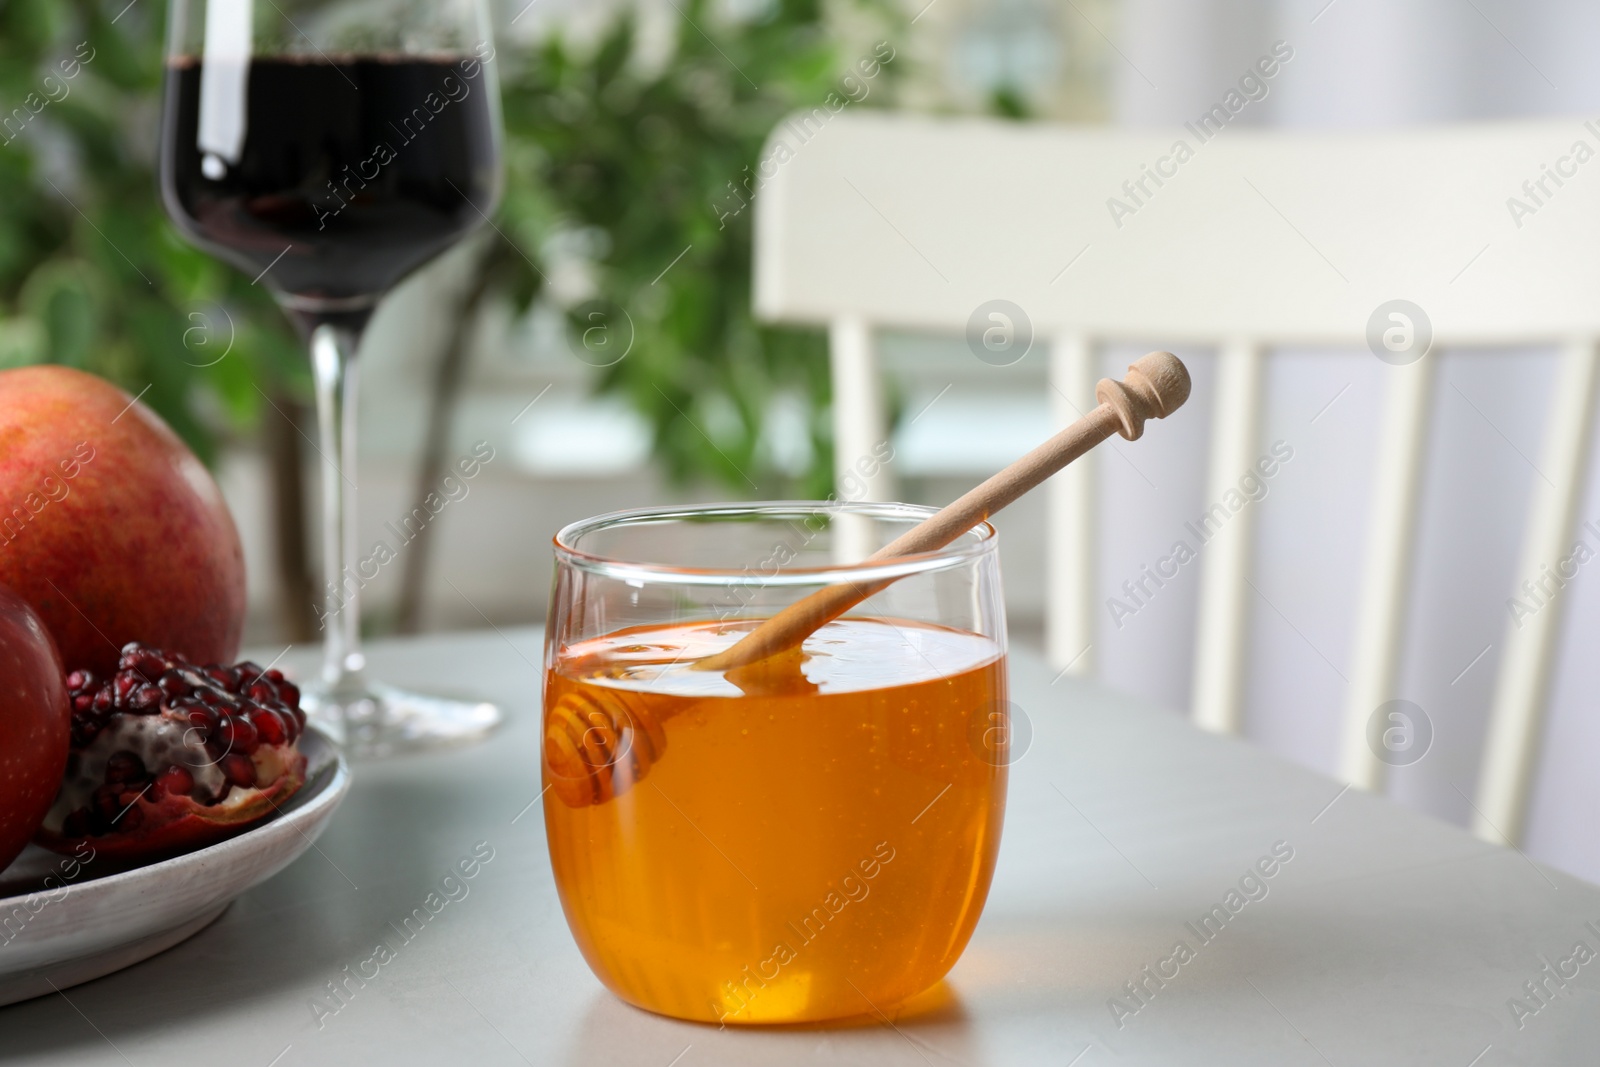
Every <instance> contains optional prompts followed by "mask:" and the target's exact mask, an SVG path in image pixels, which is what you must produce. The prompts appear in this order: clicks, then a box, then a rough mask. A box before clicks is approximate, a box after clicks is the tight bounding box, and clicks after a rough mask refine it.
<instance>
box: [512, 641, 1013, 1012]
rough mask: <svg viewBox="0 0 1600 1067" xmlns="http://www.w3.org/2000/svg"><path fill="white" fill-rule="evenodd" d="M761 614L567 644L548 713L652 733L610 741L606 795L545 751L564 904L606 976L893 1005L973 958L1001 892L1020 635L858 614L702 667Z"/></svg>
mask: <svg viewBox="0 0 1600 1067" xmlns="http://www.w3.org/2000/svg"><path fill="white" fill-rule="evenodd" d="M754 625H755V621H750V620H742V621H741V622H740V623H738V624H736V625H726V624H717V623H695V624H681V625H668V626H657V627H638V628H632V629H628V630H624V631H620V632H617V633H613V634H609V635H606V636H604V637H599V638H594V639H590V640H586V641H582V642H578V643H575V644H572V645H569V646H568V647H566V648H564V649H558V650H556V652H555V653H554V657H553V660H552V662H551V665H550V669H549V670H548V671H547V672H546V681H545V694H544V697H545V707H546V708H547V709H551V708H555V707H557V706H558V705H559V704H562V703H563V701H564V702H565V706H567V707H572V706H581V707H602V706H603V707H608V708H614V707H617V706H625V707H626V708H627V709H628V712H627V717H628V718H629V719H630V720H631V726H632V729H631V731H630V732H631V734H632V743H636V744H640V745H644V746H648V747H649V748H650V758H649V759H648V760H644V759H642V758H641V754H640V753H637V752H635V753H632V754H628V753H622V754H618V753H612V755H611V756H610V757H608V761H609V762H607V763H606V764H605V765H604V766H601V767H599V768H598V773H601V774H607V773H612V774H613V777H616V778H617V779H618V780H617V781H615V782H614V783H608V786H607V788H606V789H605V791H604V792H602V793H599V794H597V796H598V797H599V799H598V800H597V801H594V802H585V803H574V802H573V801H572V799H571V797H572V796H573V792H572V790H571V789H570V788H563V789H561V790H558V789H556V788H554V786H557V785H563V786H568V785H570V782H568V781H565V780H563V778H562V776H561V775H560V774H559V773H556V772H553V771H552V767H551V763H550V760H549V759H548V758H547V759H546V761H545V762H544V776H545V784H546V786H548V787H552V788H549V789H548V790H547V792H546V793H545V798H544V813H545V828H546V832H547V834H548V837H549V845H550V856H551V864H552V867H553V869H554V873H555V880H556V885H557V888H558V890H559V892H560V896H561V903H562V907H563V908H564V909H565V912H566V916H567V922H568V924H569V925H570V926H571V928H572V932H573V935H574V937H575V938H576V940H577V942H578V946H579V948H580V949H581V950H582V952H583V955H584V957H585V959H586V960H587V961H588V963H589V966H590V967H591V968H592V969H593V970H594V972H595V974H596V975H598V976H599V977H600V979H601V980H602V981H603V982H604V983H605V984H606V985H607V986H608V987H609V988H610V989H611V990H612V991H613V992H614V993H616V994H617V995H618V996H620V997H622V998H623V999H624V1000H627V1001H629V1002H631V1003H633V1004H636V1005H638V1006H639V1007H642V1008H646V1009H649V1010H651V1011H656V1012H661V1013H663V1014H667V1015H672V1016H676V1017H679V1018H684V1019H694V1020H702V1021H706V1022H713V1023H716V1022H721V1023H726V1024H747V1023H792V1022H802V1021H813V1020H820V1019H833V1018H841V1017H846V1016H852V1015H860V1014H872V1013H876V1012H879V1011H883V1010H886V1009H888V1008H890V1007H891V1006H892V1005H894V1004H896V1003H898V1002H900V1001H902V1000H904V999H906V998H908V997H911V996H913V995H915V994H917V993H919V992H921V991H922V990H924V989H927V988H928V987H929V986H931V985H933V984H934V983H936V982H937V981H938V980H939V979H940V978H942V977H943V976H944V974H945V973H946V972H947V971H948V970H949V969H950V968H951V966H953V965H954V963H955V961H956V959H957V957H959V956H960V954H961V951H962V949H963V948H964V947H965V946H966V943H967V940H968V938H969V937H970V936H971V934H972V930H973V927H974V926H975V925H976V923H977V921H978V916H979V914H980V912H981V911H982V909H983V903H984V899H985V897H986V896H987V894H988V890H989V881H990V877H991V875H992V873H993V870H994V862H995V854H996V851H997V849H998V847H999V843H1000V828H1001V821H1002V817H1003V815H1004V810H1005V787H1006V766H1005V764H1006V756H1007V749H1006V737H1005V729H1006V727H1007V724H1008V720H1007V711H1006V708H1007V704H1006V672H1005V657H1004V654H1003V651H1002V649H1001V648H1000V647H999V645H998V644H997V643H996V642H995V641H993V640H991V639H989V638H987V637H982V636H978V635H975V634H971V633H966V632H963V631H959V630H954V629H948V628H944V627H938V626H932V625H927V624H920V623H913V622H908V621H902V620H888V619H865V618H847V619H840V620H836V621H834V622H832V623H829V624H828V625H827V626H825V627H823V628H822V629H821V630H819V631H817V632H816V633H814V634H812V635H811V637H810V638H808V639H807V641H806V642H805V645H804V646H803V647H802V649H801V655H800V656H799V657H796V659H795V661H794V662H793V663H792V664H791V665H790V666H789V669H786V670H767V671H764V672H761V673H759V674H750V673H746V674H745V675H743V676H736V677H728V676H724V675H723V674H721V673H717V672H712V671H702V670H696V669H694V668H693V667H692V666H691V664H692V663H693V662H694V661H695V660H697V659H699V658H701V657H703V656H706V655H709V654H711V653H713V652H716V651H720V650H721V649H724V648H727V647H729V646H730V645H731V644H732V643H733V642H734V641H735V640H737V639H738V638H739V637H740V636H742V635H743V633H745V632H747V631H748V630H749V629H750V628H751V627H752V626H754ZM736 673H737V672H736ZM547 715H548V712H547ZM652 738H653V740H652ZM558 770H559V769H558Z"/></svg>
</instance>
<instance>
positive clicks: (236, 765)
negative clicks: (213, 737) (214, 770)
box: [218, 752, 256, 789]
mask: <svg viewBox="0 0 1600 1067" xmlns="http://www.w3.org/2000/svg"><path fill="white" fill-rule="evenodd" d="M218 766H220V767H221V768H222V775H223V777H224V778H226V779H227V780H228V782H229V784H230V785H241V786H244V787H245V788H247V789H248V788H250V787H252V786H254V785H255V784H256V765H255V762H254V761H253V760H251V759H250V757H249V756H246V755H244V754H242V753H239V752H230V753H228V754H227V755H226V756H223V757H222V759H221V760H220V761H219V762H218Z"/></svg>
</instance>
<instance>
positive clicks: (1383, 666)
mask: <svg viewBox="0 0 1600 1067" xmlns="http://www.w3.org/2000/svg"><path fill="white" fill-rule="evenodd" d="M1435 362H1436V361H1435V360H1432V359H1420V360H1417V361H1416V362H1415V363H1411V364H1408V365H1405V366H1399V367H1394V368H1392V369H1391V371H1390V373H1389V374H1388V375H1387V379H1386V380H1387V392H1388V395H1387V396H1386V397H1385V398H1384V413H1383V424H1382V426H1381V427H1380V428H1379V431H1378V448H1377V462H1376V464H1375V465H1374V467H1373V472H1372V510H1371V518H1370V520H1369V526H1368V531H1367V560H1366V566H1365V567H1364V568H1363V569H1362V576H1361V588H1360V593H1359V597H1360V599H1359V601H1358V604H1357V608H1356V632H1355V641H1354V644H1353V653H1352V662H1351V666H1350V679H1349V686H1348V688H1347V690H1346V695H1345V713H1344V724H1343V730H1342V738H1343V740H1342V743H1341V750H1340V754H1339V770H1340V775H1341V776H1342V777H1343V778H1344V780H1345V781H1347V782H1351V783H1353V784H1355V785H1359V786H1361V787H1362V788H1363V789H1372V790H1378V789H1382V788H1383V784H1384V772H1385V770H1387V769H1388V766H1389V765H1388V764H1387V763H1385V762H1384V761H1383V760H1380V759H1379V758H1378V755H1377V749H1376V748H1375V747H1374V744H1373V738H1372V735H1371V733H1370V729H1369V725H1368V724H1369V720H1370V719H1371V718H1372V716H1373V714H1374V713H1375V712H1376V711H1377V709H1378V708H1380V707H1381V706H1382V705H1383V704H1385V703H1386V702H1388V701H1389V700H1392V699H1393V698H1394V695H1395V684H1396V682H1397V681H1398V678H1399V673H1400V655H1401V651H1402V650H1403V648H1404V644H1405V641H1404V638H1405V625H1406V605H1407V603H1408V599H1409V593H1410V591H1411V581H1410V578H1411V565H1412V559H1413V556H1414V553H1415V543H1416V529H1417V514H1418V512H1419V511H1420V510H1421V508H1420V499H1419V498H1420V496H1421V493H1420V487H1421V483H1422V468H1423V458H1424V452H1425V446H1426V444H1427V438H1428V422H1429V418H1428V416H1429V409H1430V407H1431V406H1432V400H1433V381H1434V373H1433V370H1434V364H1435ZM1391 726H1392V728H1393V729H1395V730H1397V731H1399V732H1398V733H1395V734H1391V735H1388V736H1390V737H1392V738H1393V739H1394V740H1393V742H1392V744H1393V745H1395V746H1399V745H1404V744H1409V743H1410V741H1411V740H1412V739H1414V737H1415V732H1414V731H1415V728H1416V724H1414V723H1409V724H1408V723H1405V722H1402V721H1398V720H1396V721H1394V722H1393V723H1392V724H1390V723H1388V722H1387V720H1386V723H1385V726H1384V727H1383V729H1385V730H1388V729H1390V728H1391ZM1408 728H1409V730H1410V731H1411V732H1410V733H1408V732H1407V730H1408ZM1378 743H1379V744H1380V745H1382V744H1384V743H1386V742H1385V741H1384V735H1383V734H1380V735H1379V738H1378ZM1403 755H1404V754H1403V753H1401V752H1399V751H1397V752H1396V756H1397V757H1403Z"/></svg>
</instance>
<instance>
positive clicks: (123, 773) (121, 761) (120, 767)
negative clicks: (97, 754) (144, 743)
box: [106, 749, 146, 783]
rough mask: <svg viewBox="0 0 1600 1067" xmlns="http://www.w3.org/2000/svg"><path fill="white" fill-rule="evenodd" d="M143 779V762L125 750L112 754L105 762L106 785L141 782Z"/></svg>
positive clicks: (144, 775)
mask: <svg viewBox="0 0 1600 1067" xmlns="http://www.w3.org/2000/svg"><path fill="white" fill-rule="evenodd" d="M145 777H146V774H145V769H144V760H142V759H140V758H139V757H138V756H137V755H135V754H134V753H132V752H129V751H128V750H127V749H123V750H122V751H120V752H113V753H112V754H111V758H110V759H108V760H106V781H107V782H108V783H121V782H141V781H143V780H144V779H145Z"/></svg>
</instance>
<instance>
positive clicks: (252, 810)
mask: <svg viewBox="0 0 1600 1067" xmlns="http://www.w3.org/2000/svg"><path fill="white" fill-rule="evenodd" d="M66 687H67V692H68V693H69V694H70V697H71V704H72V738H71V741H72V752H71V755H70V756H69V757H68V758H67V770H66V777H65V779H64V780H63V781H62V783H61V791H60V793H59V794H58V795H57V796H56V800H55V803H54V805H52V806H51V808H50V811H49V814H47V815H46V816H45V819H44V824H43V826H41V827H40V829H39V834H38V836H37V837H36V838H35V840H36V841H37V842H38V843H39V844H41V845H43V846H44V847H46V848H48V849H52V850H54V851H56V852H61V853H70V852H72V851H73V850H74V849H76V848H77V847H79V845H80V844H82V843H83V842H85V841H88V843H89V844H90V845H92V846H93V848H94V849H95V851H96V853H98V854H101V855H107V856H111V857H113V858H115V859H118V860H122V861H139V860H153V859H160V858H163V857H166V856H172V855H176V854H178V853H180V852H189V851H192V850H193V849H197V848H203V847H204V846H206V845H210V844H214V843H215V842H217V841H221V840H222V839H224V838H226V837H231V836H232V835H234V834H236V833H239V832H240V831H242V830H246V829H248V828H250V827H251V826H253V825H254V824H256V823H258V822H260V821H261V820H262V819H264V818H266V817H267V816H269V815H271V814H272V813H273V812H274V811H275V810H276V809H277V807H278V805H280V804H282V803H283V802H284V801H285V800H287V799H288V798H289V797H290V796H292V795H293V794H294V792H295V790H297V789H299V788H300V786H301V785H302V784H303V783H304V782H305V773H306V758H305V756H304V755H302V754H301V752H300V750H299V749H298V748H297V747H296V744H297V742H298V741H299V739H300V737H301V735H302V734H303V733H304V732H305V725H306V717H305V712H303V711H301V710H300V690H299V689H298V688H296V686H295V685H294V683H293V682H290V681H288V680H287V679H285V678H284V676H283V675H282V674H281V673H280V672H278V671H275V670H264V669H263V668H261V667H258V666H257V665H255V664H254V663H250V662H248V661H247V662H244V663H239V664H236V665H234V666H232V667H224V666H222V665H220V664H209V665H207V666H197V665H195V664H193V663H190V662H189V661H188V660H187V659H185V658H184V657H183V656H180V655H177V654H174V653H169V652H162V651H159V650H157V649H153V648H149V647H147V646H145V645H141V644H138V643H137V642H135V643H132V644H129V645H126V646H124V647H123V649H122V655H121V658H120V659H119V660H118V661H117V670H116V671H115V673H113V674H112V675H111V676H110V677H108V678H102V677H100V676H98V675H96V674H95V673H94V672H92V671H87V670H77V671H73V672H72V673H71V674H70V675H68V676H67V679H66Z"/></svg>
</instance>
